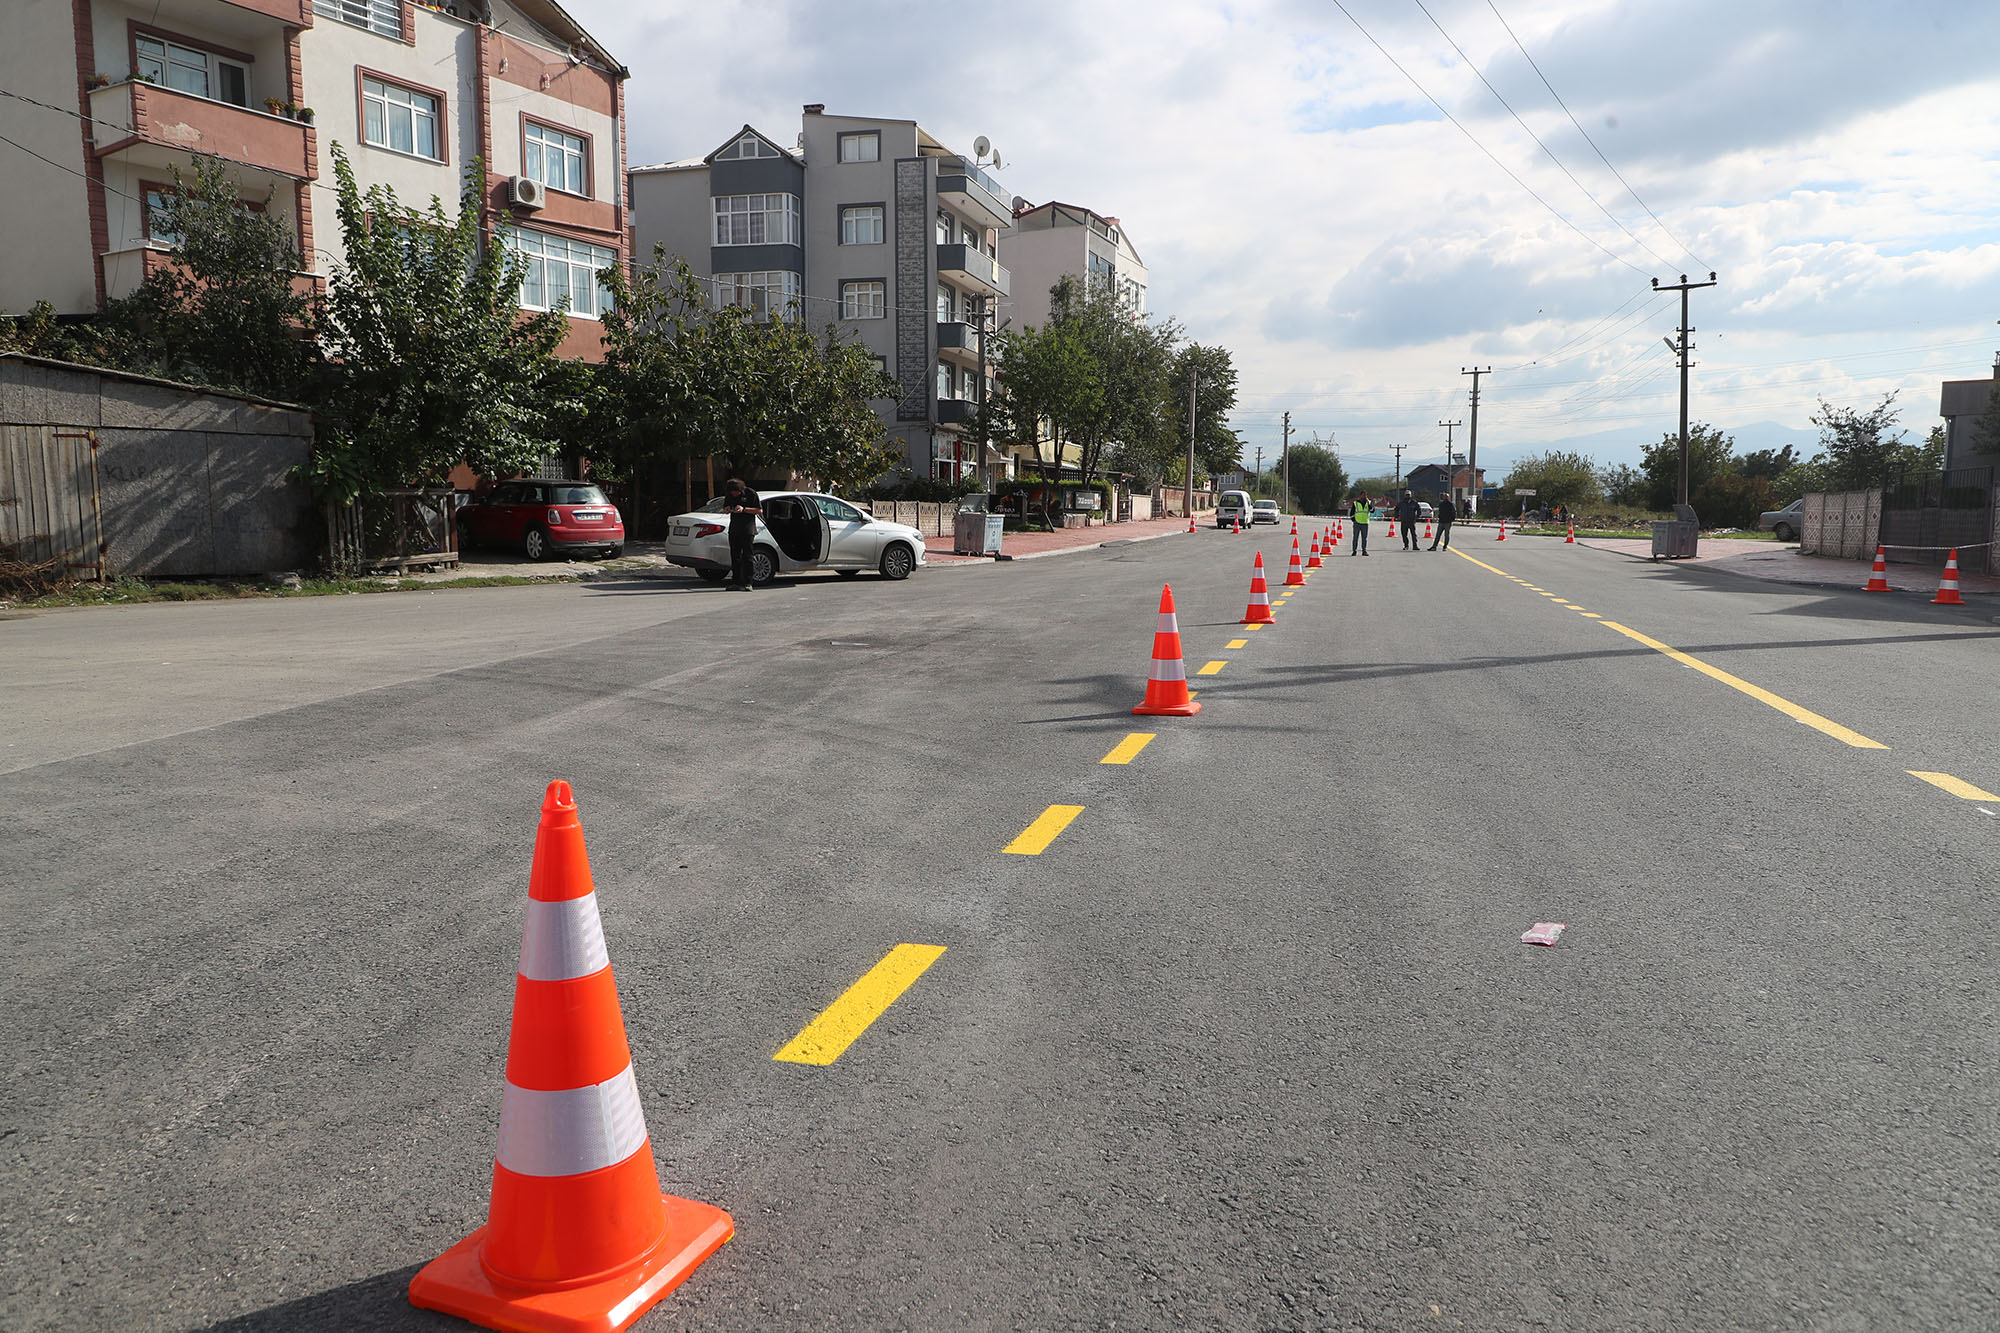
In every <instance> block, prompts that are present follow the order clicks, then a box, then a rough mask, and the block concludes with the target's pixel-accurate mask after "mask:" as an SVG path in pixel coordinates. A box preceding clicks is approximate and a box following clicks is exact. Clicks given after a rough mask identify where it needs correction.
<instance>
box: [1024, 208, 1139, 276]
mask: <svg viewBox="0 0 2000 1333" xmlns="http://www.w3.org/2000/svg"><path fill="white" fill-rule="evenodd" d="M1050 208H1067V209H1069V210H1070V211H1072V212H1076V213H1088V214H1089V215H1090V216H1091V217H1094V218H1096V219H1097V220H1098V221H1099V222H1102V223H1103V224H1104V225H1105V226H1107V227H1111V228H1115V229H1116V230H1117V232H1118V241H1117V243H1118V244H1120V245H1123V246H1124V247H1125V248H1126V249H1128V250H1130V251H1131V252H1132V257H1133V258H1134V259H1136V260H1138V261H1139V266H1140V267H1141V268H1144V267H1145V266H1146V260H1145V257H1144V256H1143V255H1141V254H1140V253H1139V247H1138V246H1136V245H1134V244H1132V237H1131V235H1130V234H1129V233H1127V232H1126V230H1125V224H1124V223H1122V222H1120V221H1119V220H1118V219H1117V218H1114V217H1111V216H1109V215H1107V214H1104V213H1100V212H1098V211H1097V210H1096V209H1094V208H1087V207H1085V206H1084V205H1082V204H1071V203H1065V202H1063V201H1062V200H1060V199H1051V200H1049V201H1048V202H1047V203H1046V204H1036V205H1035V206H1034V207H1032V208H1023V209H1021V210H1019V211H1018V212H1016V213H1015V214H1014V216H1015V217H1017V218H1024V217H1027V216H1028V215H1029V214H1030V213H1040V212H1042V211H1043V210H1044V209H1050Z"/></svg>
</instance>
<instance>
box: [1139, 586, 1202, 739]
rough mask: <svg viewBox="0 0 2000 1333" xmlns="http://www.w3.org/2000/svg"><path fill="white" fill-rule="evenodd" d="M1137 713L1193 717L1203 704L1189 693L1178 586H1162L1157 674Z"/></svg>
mask: <svg viewBox="0 0 2000 1333" xmlns="http://www.w3.org/2000/svg"><path fill="white" fill-rule="evenodd" d="M1132 711H1133V712H1134V713H1141V714H1144V715H1146V716H1148V717H1193V716H1194V715H1195V714H1196V713H1199V712H1200V711H1201V705H1200V704H1198V703H1196V702H1195V701H1194V699H1193V697H1192V696H1190V695H1189V694H1188V687H1187V664H1186V663H1184V662H1183V661H1181V623H1180V620H1179V619H1178V618H1177V617H1176V616H1175V615H1174V585H1173V584H1171V583H1169V584H1167V585H1165V586H1164V587H1162V588H1161V589H1160V624H1159V628H1157V629H1155V630H1154V631H1153V673H1152V674H1151V675H1150V676H1148V677H1147V678H1146V700H1145V702H1144V703H1142V704H1140V705H1139V706H1138V707H1137V708H1134V709H1133V710H1132Z"/></svg>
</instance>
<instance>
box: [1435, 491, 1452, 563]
mask: <svg viewBox="0 0 2000 1333" xmlns="http://www.w3.org/2000/svg"><path fill="white" fill-rule="evenodd" d="M1457 518H1458V507H1457V506H1456V505H1454V504H1452V502H1451V497H1450V496H1449V495H1447V496H1445V497H1444V499H1442V500H1439V501H1438V512H1437V520H1438V535H1437V540H1436V541H1434V542H1432V543H1431V549H1432V550H1433V551H1435V550H1437V548H1438V547H1440V546H1442V547H1444V549H1445V550H1447V551H1449V550H1450V549H1451V525H1452V523H1453V522H1454V521H1455V520H1456V519H1457Z"/></svg>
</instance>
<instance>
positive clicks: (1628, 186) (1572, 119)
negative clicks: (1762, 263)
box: [1486, 0, 1708, 269]
mask: <svg viewBox="0 0 2000 1333" xmlns="http://www.w3.org/2000/svg"><path fill="white" fill-rule="evenodd" d="M1486 7H1487V8H1488V9H1490V10H1492V11H1493V17H1494V18H1496V19H1499V20H1500V26H1501V27H1503V28H1505V29H1507V35H1508V36H1509V37H1513V38H1514V46H1515V47H1516V48H1517V49H1518V50H1519V51H1520V52H1521V57H1522V59H1524V60H1526V61H1527V62H1528V68H1529V69H1532V70H1534V71H1535V77H1536V78H1538V79H1540V80H1541V81H1542V87H1544V88H1547V89H1548V90H1549V96H1550V97H1553V98H1555V99H1556V105H1557V106H1559V107H1561V108H1562V109H1563V114H1564V115H1565V116H1568V117H1569V123H1570V124H1572V125H1575V126H1576V132H1577V133H1578V134H1581V135H1582V136H1583V141H1584V142H1585V143H1587V144H1589V145H1590V148H1591V151H1592V152H1594V153H1596V154H1597V160H1598V161H1600V162H1602V163H1603V164H1604V165H1605V166H1606V167H1607V168H1609V169H1610V171H1611V174H1612V175H1614V176H1617V177H1618V183H1619V184H1620V185H1623V186H1624V187H1625V193H1627V194H1629V195H1631V196H1632V200H1633V202H1634V203H1636V204H1638V205H1639V207H1641V208H1643V209H1645V210H1646V216H1647V217H1649V218H1651V219H1652V220H1653V225H1654V226H1656V227H1658V228H1659V229H1660V232H1661V234H1662V235H1664V236H1665V237H1666V238H1667V239H1668V240H1670V241H1672V242H1673V243H1674V244H1675V245H1677V246H1680V251H1681V253H1682V254H1684V255H1686V256H1687V257H1688V258H1689V259H1692V260H1694V266H1695V267H1696V268H1699V269H1706V268H1707V267H1708V265H1707V264H1705V263H1703V262H1702V261H1701V258H1700V256H1698V255H1696V254H1695V252H1694V251H1692V250H1690V249H1688V248H1687V246H1686V245H1685V244H1684V243H1683V242H1682V241H1681V238H1680V237H1678V236H1676V235H1674V234H1673V233H1672V232H1671V231H1668V230H1667V224H1666V223H1664V222H1662V221H1660V215H1659V214H1658V213H1655V212H1654V211H1653V209H1652V205H1650V204H1648V203H1647V202H1646V201H1645V200H1644V199H1641V198H1639V192H1638V191H1637V190H1635V189H1633V188H1632V183H1631V182H1630V181H1628V180H1626V179H1625V177H1624V176H1623V175H1621V174H1620V173H1619V170H1618V168H1617V167H1614V166H1612V165H1611V159H1610V158H1608V157H1606V156H1605V155H1604V150H1603V149H1602V148H1599V147H1598V146H1597V140H1595V139H1593V138H1591V137H1590V131H1588V130H1586V129H1584V128H1583V125H1582V123H1581V122H1580V121H1578V120H1577V118H1576V113H1575V112H1573V111H1571V110H1570V109H1569V103H1567V102H1565V101H1563V100H1562V94H1561V93H1558V92H1557V91H1556V86H1555V85H1554V84H1553V83H1550V82H1549V76H1548V75H1546V74H1544V73H1542V67H1541V66H1540V65H1537V64H1536V63H1535V58H1534V57H1533V56H1531V55H1529V54H1528V48H1527V47H1525V46H1522V45H1521V39H1520V38H1519V37H1515V36H1514V28H1513V25H1512V24H1510V23H1508V22H1507V19H1506V17H1505V16H1504V15H1502V14H1501V12H1500V7H1499V6H1498V5H1496V4H1494V3H1493V0H1486Z"/></svg>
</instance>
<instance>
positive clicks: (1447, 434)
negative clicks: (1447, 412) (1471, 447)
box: [1438, 421, 1465, 499]
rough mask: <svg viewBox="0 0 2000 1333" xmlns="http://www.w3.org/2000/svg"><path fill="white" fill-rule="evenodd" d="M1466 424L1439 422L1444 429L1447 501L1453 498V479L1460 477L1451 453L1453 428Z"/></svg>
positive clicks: (1445, 490) (1445, 491) (1460, 422)
mask: <svg viewBox="0 0 2000 1333" xmlns="http://www.w3.org/2000/svg"><path fill="white" fill-rule="evenodd" d="M1464 424H1465V423H1464V422H1462V421H1440V422H1438V425H1440V426H1443V427H1444V493H1445V498H1446V499H1450V498H1451V483H1452V479H1453V478H1454V477H1456V476H1457V475H1458V465H1457V464H1456V463H1454V462H1453V461H1452V459H1453V458H1454V455H1453V453H1452V451H1451V428H1452V427H1453V426H1462V425H1464Z"/></svg>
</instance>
